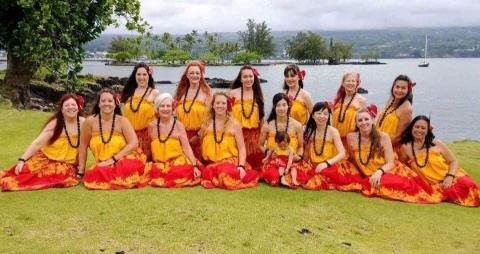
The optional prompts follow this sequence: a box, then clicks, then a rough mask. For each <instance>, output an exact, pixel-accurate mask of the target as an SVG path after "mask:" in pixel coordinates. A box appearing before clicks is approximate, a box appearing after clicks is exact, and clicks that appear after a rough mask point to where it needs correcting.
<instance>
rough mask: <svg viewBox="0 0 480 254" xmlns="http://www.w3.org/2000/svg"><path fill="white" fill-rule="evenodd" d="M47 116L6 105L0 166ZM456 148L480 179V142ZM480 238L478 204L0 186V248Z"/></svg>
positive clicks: (352, 246) (374, 243)
mask: <svg viewBox="0 0 480 254" xmlns="http://www.w3.org/2000/svg"><path fill="white" fill-rule="evenodd" d="M46 117H48V114H46V113H39V112H32V111H21V112H20V111H15V110H11V109H7V108H5V107H3V108H2V107H0V122H2V125H1V126H0V168H6V167H9V166H11V165H13V164H14V163H15V161H16V158H18V157H19V156H20V155H21V154H22V152H23V150H24V149H25V148H26V146H27V145H28V144H29V143H30V142H31V141H32V139H33V138H34V137H35V136H36V135H37V134H38V132H39V130H40V128H41V126H42V124H43V121H45V119H46ZM450 147H451V148H452V149H453V151H454V152H455V153H456V155H457V156H458V158H459V160H460V162H461V165H462V166H463V167H464V168H466V169H467V170H468V171H469V172H470V174H471V175H472V176H473V177H474V178H475V179H476V181H477V182H480V142H473V141H462V142H456V143H453V144H451V145H450ZM302 228H307V229H309V230H310V231H311V233H310V234H305V235H302V234H300V233H299V232H298V231H299V230H301V229H302ZM479 236H480V210H479V209H476V208H465V207H461V206H458V205H453V204H438V205H418V204H407V203H401V202H393V201H387V200H382V199H376V198H374V199H369V198H365V197H362V196H361V195H359V194H356V193H342V192H337V191H321V192H312V191H304V190H289V189H284V188H272V187H269V186H266V185H263V184H262V185H261V186H260V187H258V188H256V189H249V190H242V191H235V192H230V191H223V190H205V189H203V188H201V187H195V188H189V189H180V190H171V189H154V188H144V189H140V190H125V191H87V190H85V189H84V188H83V186H77V187H75V188H70V189H52V190H43V191H33V192H17V193H0V253H18V252H21V253H29V252H30V253H31V252H36V253H39V252H40V253H66V252H68V253H115V252H117V251H124V252H125V253H192V252H193V253H198V252H200V253H245V252H248V253H250V252H254V253H272V252H288V253H320V252H321V253H338V252H340V253H372V252H375V253H385V252H386V253H412V252H415V253H436V252H441V253H474V252H476V251H478V250H479V249H480V241H479Z"/></svg>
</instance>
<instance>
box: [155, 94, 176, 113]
mask: <svg viewBox="0 0 480 254" xmlns="http://www.w3.org/2000/svg"><path fill="white" fill-rule="evenodd" d="M166 99H171V100H172V102H173V96H172V95H171V94H169V93H162V94H159V95H157V97H155V100H154V103H153V109H154V110H155V114H158V108H159V107H160V104H161V103H162V102H163V101H164V100H166Z"/></svg>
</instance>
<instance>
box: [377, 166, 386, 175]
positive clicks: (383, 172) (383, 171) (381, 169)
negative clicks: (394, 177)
mask: <svg viewBox="0 0 480 254" xmlns="http://www.w3.org/2000/svg"><path fill="white" fill-rule="evenodd" d="M377 170H380V171H382V175H383V174H385V170H383V168H377Z"/></svg>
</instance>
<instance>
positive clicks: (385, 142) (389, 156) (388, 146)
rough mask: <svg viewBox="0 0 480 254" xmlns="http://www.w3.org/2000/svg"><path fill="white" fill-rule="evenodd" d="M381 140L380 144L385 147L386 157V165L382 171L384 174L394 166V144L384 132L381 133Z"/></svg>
mask: <svg viewBox="0 0 480 254" xmlns="http://www.w3.org/2000/svg"><path fill="white" fill-rule="evenodd" d="M380 138H381V140H380V143H381V145H382V147H383V151H384V156H385V164H384V165H383V166H382V169H383V171H384V172H387V171H390V170H391V169H392V168H393V166H394V161H393V148H392V142H391V141H390V137H389V136H388V135H387V134H385V133H383V132H382V133H380Z"/></svg>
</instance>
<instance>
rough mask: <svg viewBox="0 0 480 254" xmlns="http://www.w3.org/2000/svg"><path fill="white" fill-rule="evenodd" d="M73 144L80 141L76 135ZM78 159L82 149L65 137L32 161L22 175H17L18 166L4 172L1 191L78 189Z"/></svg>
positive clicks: (42, 150) (37, 153)
mask: <svg viewBox="0 0 480 254" xmlns="http://www.w3.org/2000/svg"><path fill="white" fill-rule="evenodd" d="M70 140H71V142H73V143H74V144H75V143H77V142H78V137H77V136H76V135H72V136H70ZM77 158H78V149H77V148H74V147H72V146H70V144H69V142H68V138H67V136H65V135H64V134H62V135H60V137H59V138H58V139H57V140H55V141H54V142H53V143H52V144H49V145H46V146H44V147H43V148H42V149H41V150H40V151H38V152H36V153H35V154H34V155H33V156H32V157H31V158H30V159H28V160H27V162H25V164H24V166H23V169H22V171H21V172H20V174H19V175H16V174H15V167H16V166H13V167H11V168H10V169H8V170H5V171H2V172H0V187H1V188H2V191H26V190H39V189H47V188H65V187H72V186H75V185H77V184H78V181H77V178H76V177H75V172H76V170H77V169H76V165H77V163H78V161H77Z"/></svg>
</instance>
